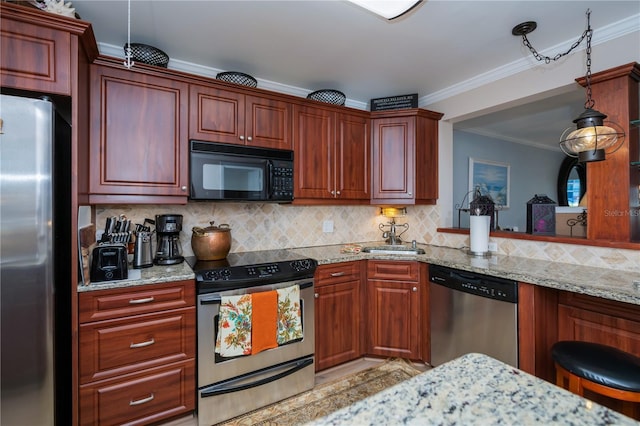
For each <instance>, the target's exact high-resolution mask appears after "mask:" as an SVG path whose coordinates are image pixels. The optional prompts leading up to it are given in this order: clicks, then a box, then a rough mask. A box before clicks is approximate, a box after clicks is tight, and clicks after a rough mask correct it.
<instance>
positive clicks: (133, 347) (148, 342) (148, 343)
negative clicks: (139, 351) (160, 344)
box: [129, 337, 156, 349]
mask: <svg viewBox="0 0 640 426" xmlns="http://www.w3.org/2000/svg"><path fill="white" fill-rule="evenodd" d="M155 342H156V341H155V340H154V339H153V337H152V338H151V340H147V341H146V342H140V343H132V344H130V345H129V347H130V348H131V349H135V348H144V347H145V346H151V345H153V344H154V343H155Z"/></svg>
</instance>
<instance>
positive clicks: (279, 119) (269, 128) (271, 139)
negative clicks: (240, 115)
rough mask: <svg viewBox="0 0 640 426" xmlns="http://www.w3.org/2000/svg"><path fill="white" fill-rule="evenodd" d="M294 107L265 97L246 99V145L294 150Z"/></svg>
mask: <svg viewBox="0 0 640 426" xmlns="http://www.w3.org/2000/svg"><path fill="white" fill-rule="evenodd" d="M292 115H293V107H292V105H291V104H290V103H288V102H283V101H279V100H276V99H270V98H265V97H257V96H247V97H246V98H245V118H246V120H245V133H246V134H247V137H246V144H247V145H251V146H261V147H264V148H274V149H293V143H292V138H291V134H292V133H293V132H292V130H293V120H292Z"/></svg>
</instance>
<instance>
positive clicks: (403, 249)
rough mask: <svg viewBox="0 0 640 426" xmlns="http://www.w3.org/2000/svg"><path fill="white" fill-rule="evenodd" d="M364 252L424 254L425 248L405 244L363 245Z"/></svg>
mask: <svg viewBox="0 0 640 426" xmlns="http://www.w3.org/2000/svg"><path fill="white" fill-rule="evenodd" d="M362 252H363V253H372V254H399V255H416V254H424V253H425V252H424V249H421V248H419V247H416V248H414V247H411V246H403V245H387V246H371V247H363V248H362Z"/></svg>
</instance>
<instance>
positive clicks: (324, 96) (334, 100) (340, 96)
mask: <svg viewBox="0 0 640 426" xmlns="http://www.w3.org/2000/svg"><path fill="white" fill-rule="evenodd" d="M307 99H313V100H314V101H320V102H326V103H328V104H334V105H344V102H345V100H346V99H347V97H346V96H345V95H344V93H342V92H340V91H338V90H333V89H323V90H316V91H315V92H312V93H309V94H308V95H307Z"/></svg>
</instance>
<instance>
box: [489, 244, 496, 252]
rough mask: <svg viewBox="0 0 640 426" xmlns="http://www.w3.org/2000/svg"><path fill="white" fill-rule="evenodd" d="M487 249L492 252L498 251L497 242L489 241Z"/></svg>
mask: <svg viewBox="0 0 640 426" xmlns="http://www.w3.org/2000/svg"><path fill="white" fill-rule="evenodd" d="M489 251H490V252H492V253H497V252H498V243H489Z"/></svg>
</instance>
